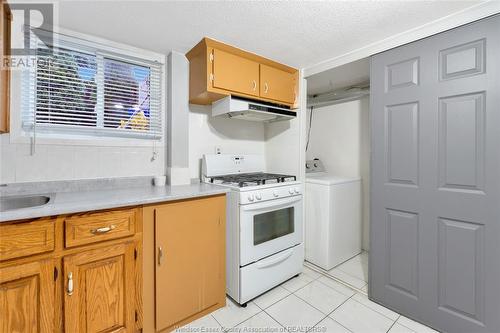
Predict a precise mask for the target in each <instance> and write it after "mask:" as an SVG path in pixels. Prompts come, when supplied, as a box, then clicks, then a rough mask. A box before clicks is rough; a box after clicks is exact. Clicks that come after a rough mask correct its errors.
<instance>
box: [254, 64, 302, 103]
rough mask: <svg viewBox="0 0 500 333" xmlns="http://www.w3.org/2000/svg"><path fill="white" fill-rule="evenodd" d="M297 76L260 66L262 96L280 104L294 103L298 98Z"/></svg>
mask: <svg viewBox="0 0 500 333" xmlns="http://www.w3.org/2000/svg"><path fill="white" fill-rule="evenodd" d="M296 82H297V79H296V76H295V74H292V73H289V72H285V71H282V70H280V69H277V68H274V67H270V66H266V65H262V64H261V65H260V96H261V97H265V98H269V99H273V100H276V101H279V102H285V103H294V102H295V96H296V91H295V89H296Z"/></svg>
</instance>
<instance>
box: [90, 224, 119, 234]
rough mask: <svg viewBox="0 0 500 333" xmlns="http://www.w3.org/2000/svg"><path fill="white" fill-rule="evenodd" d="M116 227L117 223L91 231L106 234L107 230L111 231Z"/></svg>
mask: <svg viewBox="0 0 500 333" xmlns="http://www.w3.org/2000/svg"><path fill="white" fill-rule="evenodd" d="M115 228H116V225H114V224H112V225H110V226H109V227H101V228H96V229H91V230H90V232H91V233H93V234H94V235H101V234H105V233H107V232H110V231H111V230H113V229H115Z"/></svg>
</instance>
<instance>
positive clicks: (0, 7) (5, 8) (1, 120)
mask: <svg viewBox="0 0 500 333" xmlns="http://www.w3.org/2000/svg"><path fill="white" fill-rule="evenodd" d="M11 21H12V13H11V11H10V8H9V5H8V4H7V2H6V1H5V0H0V133H7V132H9V117H10V115H9V110H10V70H9V69H7V68H5V67H4V60H5V57H8V56H9V55H10V34H11V30H10V23H11Z"/></svg>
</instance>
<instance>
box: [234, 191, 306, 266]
mask: <svg viewBox="0 0 500 333" xmlns="http://www.w3.org/2000/svg"><path fill="white" fill-rule="evenodd" d="M300 243H302V196H301V195H298V196H294V197H289V198H283V199H276V200H270V201H264V202H257V203H252V204H248V205H241V206H240V244H241V252H240V260H241V262H240V265H241V266H245V265H248V264H250V263H252V262H255V261H257V260H260V259H262V258H265V257H268V256H270V255H273V254H275V253H277V252H279V251H282V250H284V249H287V248H290V247H292V246H294V245H297V244H300Z"/></svg>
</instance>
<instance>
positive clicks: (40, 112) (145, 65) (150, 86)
mask: <svg viewBox="0 0 500 333" xmlns="http://www.w3.org/2000/svg"><path fill="white" fill-rule="evenodd" d="M89 44H90V45H89ZM37 57H38V59H39V61H37V64H36V67H35V68H33V69H31V70H30V71H29V75H27V77H25V80H24V81H25V82H24V88H25V89H24V91H25V96H24V102H25V103H24V110H25V112H23V128H24V129H25V130H31V131H33V132H36V133H40V132H42V133H43V132H47V133H56V134H63V135H91V136H99V137H127V138H131V137H132V138H139V139H156V140H157V139H161V137H162V103H161V92H162V89H161V81H162V80H161V79H162V65H161V64H160V63H159V62H156V61H149V60H145V59H141V58H140V57H132V56H130V55H125V54H121V53H120V52H119V51H115V52H110V51H109V49H108V50H103V49H100V48H99V45H95V46H92V44H91V43H89V42H88V41H86V42H85V43H84V44H82V45H79V44H78V43H77V42H76V43H75V41H74V40H72V41H71V42H68V41H67V39H66V38H58V43H57V46H52V47H51V48H50V49H48V48H46V47H45V48H42V47H40V48H38V51H37Z"/></svg>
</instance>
